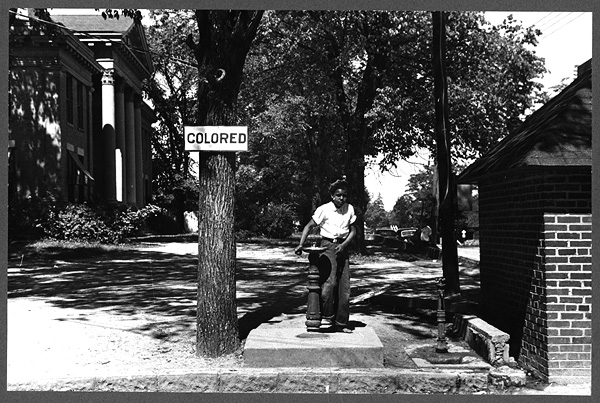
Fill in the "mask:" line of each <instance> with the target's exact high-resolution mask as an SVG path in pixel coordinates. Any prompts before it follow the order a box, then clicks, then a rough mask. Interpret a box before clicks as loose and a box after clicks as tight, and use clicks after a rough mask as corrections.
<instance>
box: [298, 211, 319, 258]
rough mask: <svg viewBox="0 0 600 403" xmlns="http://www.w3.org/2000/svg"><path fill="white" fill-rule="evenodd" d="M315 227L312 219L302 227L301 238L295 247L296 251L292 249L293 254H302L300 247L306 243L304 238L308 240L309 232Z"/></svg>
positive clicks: (315, 224)
mask: <svg viewBox="0 0 600 403" xmlns="http://www.w3.org/2000/svg"><path fill="white" fill-rule="evenodd" d="M316 226H317V223H316V222H315V220H313V219H312V218H311V219H310V221H309V222H308V223H307V224H306V225H305V226H304V229H303V230H302V236H301V237H300V243H299V244H298V246H296V249H294V253H295V254H297V255H301V254H302V245H304V242H306V238H308V234H309V233H310V230H311V229H313V228H314V227H316Z"/></svg>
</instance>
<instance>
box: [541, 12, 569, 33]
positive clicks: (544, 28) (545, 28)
mask: <svg viewBox="0 0 600 403" xmlns="http://www.w3.org/2000/svg"><path fill="white" fill-rule="evenodd" d="M571 14H573V13H568V14H567V15H564V16H561V17H560V18H559V19H558V20H556V21H555V22H553V23H552V24H550V25H547V26H545V27H543V28H540V30H547V29H550V28H552V27H553V26H555V25H556V24H559V23H561V22H562V21H564V20H565V18H567V17H568V16H570V15H571Z"/></svg>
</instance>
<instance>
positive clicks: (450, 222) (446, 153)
mask: <svg viewBox="0 0 600 403" xmlns="http://www.w3.org/2000/svg"><path fill="white" fill-rule="evenodd" d="M445 19H446V14H445V13H444V12H440V11H436V12H433V75H434V99H435V133H436V144H437V169H438V184H439V185H438V186H439V187H438V191H439V193H438V194H439V198H438V199H439V217H440V221H441V222H440V224H441V225H440V227H441V228H440V233H441V235H442V271H443V274H444V278H445V279H446V290H445V291H446V294H459V293H460V284H459V275H458V251H457V249H456V237H455V234H454V204H455V200H456V190H455V189H454V187H453V181H452V161H451V158H450V133H449V118H448V86H447V79H446V32H445V30H446V28H445Z"/></svg>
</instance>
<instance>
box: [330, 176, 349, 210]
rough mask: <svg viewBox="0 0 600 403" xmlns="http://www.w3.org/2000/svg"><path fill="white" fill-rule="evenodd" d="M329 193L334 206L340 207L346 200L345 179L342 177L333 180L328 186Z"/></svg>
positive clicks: (346, 188)
mask: <svg viewBox="0 0 600 403" xmlns="http://www.w3.org/2000/svg"><path fill="white" fill-rule="evenodd" d="M329 194H330V195H331V199H332V200H333V204H334V205H335V207H336V208H340V207H342V205H343V204H344V203H346V200H347V199H348V183H346V181H345V180H343V179H340V180H337V181H335V182H333V183H332V184H331V185H330V186H329Z"/></svg>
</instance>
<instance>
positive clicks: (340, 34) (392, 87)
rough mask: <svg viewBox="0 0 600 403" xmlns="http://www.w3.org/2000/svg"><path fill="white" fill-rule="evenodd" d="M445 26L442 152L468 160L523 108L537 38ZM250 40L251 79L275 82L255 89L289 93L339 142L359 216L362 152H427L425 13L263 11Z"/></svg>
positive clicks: (464, 19) (538, 67)
mask: <svg viewBox="0 0 600 403" xmlns="http://www.w3.org/2000/svg"><path fill="white" fill-rule="evenodd" d="M447 26H448V30H447V35H448V41H447V42H448V44H447V48H448V66H447V71H448V93H449V99H450V100H451V105H450V121H449V125H450V128H451V130H450V131H451V132H452V133H456V135H455V136H454V137H453V138H452V140H451V141H452V143H451V144H452V147H453V151H452V155H453V156H454V155H461V156H465V157H473V156H476V155H479V153H481V152H484V151H485V150H487V149H489V147H491V145H492V144H494V143H495V142H496V141H497V140H498V139H499V138H501V137H502V136H504V135H505V134H506V133H508V130H509V129H510V128H512V127H514V126H515V125H516V124H518V122H519V119H520V117H521V115H523V113H525V111H526V110H527V108H528V107H529V106H530V105H531V100H530V95H532V93H533V94H535V91H536V90H537V89H539V87H538V84H535V83H534V82H533V81H532V78H535V77H537V76H539V75H540V74H542V73H543V72H544V68H543V62H542V60H541V59H539V58H537V57H536V56H535V55H534V53H533V52H531V51H529V50H527V49H526V48H525V45H527V44H535V43H536V36H537V34H538V33H537V32H535V31H533V30H531V29H524V28H523V27H521V26H519V25H518V24H516V23H515V22H514V21H512V20H511V21H507V22H505V23H504V24H503V25H502V26H501V27H498V28H495V27H490V26H489V25H486V23H485V21H484V20H483V16H482V14H481V13H464V12H456V13H450V18H449V20H448V24H447ZM259 37H260V42H261V49H263V52H261V53H260V55H258V56H259V58H260V60H262V61H263V62H265V64H264V66H265V67H266V68H264V69H263V71H262V72H261V73H260V74H259V75H257V76H253V77H251V79H252V80H258V82H260V83H264V81H263V79H264V78H265V77H279V78H281V79H280V80H279V82H280V84H279V85H272V86H267V87H265V88H266V90H268V91H272V93H271V96H272V98H271V99H277V100H283V99H287V98H288V97H292V96H293V97H294V100H295V101H294V102H296V103H297V104H298V105H310V106H311V108H312V109H313V110H314V111H315V113H316V114H318V115H320V116H326V117H327V120H326V121H325V122H326V124H327V125H328V126H329V127H328V128H327V129H326V130H323V129H322V128H320V127H318V126H315V124H319V123H321V124H323V123H325V122H323V121H321V122H319V121H315V120H310V122H309V120H302V123H304V124H307V125H309V126H310V127H311V128H312V129H313V130H315V132H317V131H320V132H321V133H329V134H331V133H332V132H331V131H330V129H329V128H335V129H336V131H335V132H333V133H334V135H336V136H337V135H338V134H339V135H341V137H340V138H338V139H336V142H335V143H331V145H332V146H333V149H332V151H333V152H336V150H337V151H338V152H339V153H341V154H342V155H343V156H344V162H343V168H344V174H345V175H346V176H347V178H348V181H349V183H350V184H351V186H352V187H351V189H350V201H351V202H352V203H353V204H354V205H355V207H357V208H358V210H359V211H362V212H364V211H365V210H366V208H367V202H366V200H367V197H366V193H365V192H364V168H365V165H366V164H365V156H366V155H376V154H378V153H382V155H383V157H384V158H383V161H382V166H383V168H384V169H385V168H386V167H390V166H393V165H394V163H395V161H397V160H398V158H408V157H410V156H411V155H412V154H413V153H414V152H415V151H416V150H417V149H418V148H420V147H426V148H428V149H429V150H431V151H433V150H434V149H435V141H434V136H433V133H434V125H433V122H434V119H433V115H434V108H433V106H434V103H433V72H432V65H431V49H432V21H431V14H430V13H429V12H396V11H355V10H343V11H278V12H270V13H268V14H267V17H266V19H265V24H264V25H263V28H261V33H260V35H259ZM263 42H264V45H263ZM265 50H267V52H265ZM499 83H502V85H499ZM262 99H263V101H257V102H256V103H253V107H254V108H255V109H254V110H255V111H259V110H260V109H261V108H263V110H265V108H266V107H270V106H271V105H267V106H266V104H265V103H264V100H265V99H267V98H264V97H263V98H262ZM252 100H253V101H254V100H255V99H254V98H252ZM304 101H306V103H305V102H304ZM332 106H333V109H332V108H331V107H332ZM299 110H300V114H301V115H302V110H301V109H299ZM302 116H304V115H302ZM290 122H291V121H290ZM265 124H270V123H269V122H266V121H265ZM305 127H308V126H305ZM316 144H318V145H319V147H320V149H321V150H323V149H325V148H324V147H323V145H320V144H319V143H316ZM306 156H307V157H308V158H311V159H310V161H311V163H312V164H314V165H315V166H318V161H323V159H318V154H316V153H313V154H307V155H306ZM308 189H311V188H310V187H309V188H308ZM314 189H315V187H313V188H312V190H313V191H314ZM359 227H362V226H361V225H360V224H359Z"/></svg>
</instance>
